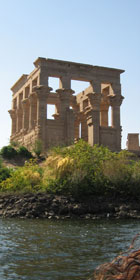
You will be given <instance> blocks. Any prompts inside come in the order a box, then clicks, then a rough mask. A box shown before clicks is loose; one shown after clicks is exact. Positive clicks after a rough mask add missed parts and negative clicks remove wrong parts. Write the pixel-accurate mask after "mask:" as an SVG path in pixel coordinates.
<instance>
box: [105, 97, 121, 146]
mask: <svg viewBox="0 0 140 280" xmlns="http://www.w3.org/2000/svg"><path fill="white" fill-rule="evenodd" d="M123 99H124V97H123V96H122V95H114V96H110V97H109V100H110V105H111V109H112V112H111V126H112V127H113V128H115V129H116V150H117V151H120V150H121V130H122V128H121V125H120V106H121V104H122V101H123Z"/></svg>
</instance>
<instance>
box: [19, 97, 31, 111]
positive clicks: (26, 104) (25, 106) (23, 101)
mask: <svg viewBox="0 0 140 280" xmlns="http://www.w3.org/2000/svg"><path fill="white" fill-rule="evenodd" d="M21 104H22V108H23V109H26V108H27V107H28V105H29V99H28V98H25V99H23V100H22V101H21Z"/></svg>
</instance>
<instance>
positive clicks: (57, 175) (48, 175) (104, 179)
mask: <svg viewBox="0 0 140 280" xmlns="http://www.w3.org/2000/svg"><path fill="white" fill-rule="evenodd" d="M38 191H39V192H40V191H43V192H48V193H53V194H65V195H72V196H74V197H83V198H85V197H87V196H91V195H101V196H111V195H112V196H113V197H117V196H119V197H120V196H121V197H126V198H127V197H132V198H134V199H135V198H139V197H140V160H138V159H136V158H135V156H134V155H132V154H130V153H129V152H127V151H121V152H120V153H113V152H111V151H110V150H109V149H108V148H105V147H98V146H94V147H91V146H90V145H88V143H86V142H84V141H82V140H81V141H79V142H78V143H77V144H75V145H73V146H71V147H68V148H66V147H65V148H64V147H56V148H53V149H52V150H51V151H50V152H49V155H48V157H47V159H46V160H45V161H43V162H42V164H41V165H39V164H38V163H37V162H36V160H34V159H33V158H32V159H30V160H28V161H27V162H26V163H25V165H24V166H22V167H16V168H7V167H4V166H3V163H2V161H1V163H0V192H38Z"/></svg>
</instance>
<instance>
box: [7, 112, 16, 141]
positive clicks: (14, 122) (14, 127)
mask: <svg viewBox="0 0 140 280" xmlns="http://www.w3.org/2000/svg"><path fill="white" fill-rule="evenodd" d="M8 112H9V114H10V117H11V119H12V131H11V136H14V135H15V133H16V110H14V109H12V110H9V111H8Z"/></svg>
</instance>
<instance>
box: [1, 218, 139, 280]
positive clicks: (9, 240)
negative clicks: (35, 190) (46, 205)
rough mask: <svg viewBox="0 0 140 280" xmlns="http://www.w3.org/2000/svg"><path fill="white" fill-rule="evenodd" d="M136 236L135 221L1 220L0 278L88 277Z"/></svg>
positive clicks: (50, 279) (10, 279) (57, 278)
mask: <svg viewBox="0 0 140 280" xmlns="http://www.w3.org/2000/svg"><path fill="white" fill-rule="evenodd" d="M138 232H140V221H138V220H137V221H135V220H133V221H130V220H129V221H128V220H127V221H121V222H120V221H118V220H116V221H115V220H114V221H109V220H104V221H103V220H102V221H93V220H91V221H89V220H88V221H87V220H85V221H84V220H82V221H81V220H78V221H68V220H67V221H52V220H39V219H38V220H20V219H1V220H0V279H1V280H17V279H18V280H19V279H20V280H21V279H24V280H46V279H47V280H64V279H65V280H66V279H68V280H71V279H75V280H79V279H87V278H88V276H90V275H91V274H92V272H93V270H94V268H95V267H96V266H98V265H99V264H102V263H103V262H106V261H109V260H111V259H112V258H114V257H115V256H116V255H117V254H119V253H120V252H121V251H124V250H126V249H127V248H128V247H129V245H130V242H131V241H132V238H133V237H134V236H135V235H136V234H137V233H138ZM137 246H138V247H139V248H140V240H138V242H137Z"/></svg>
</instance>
